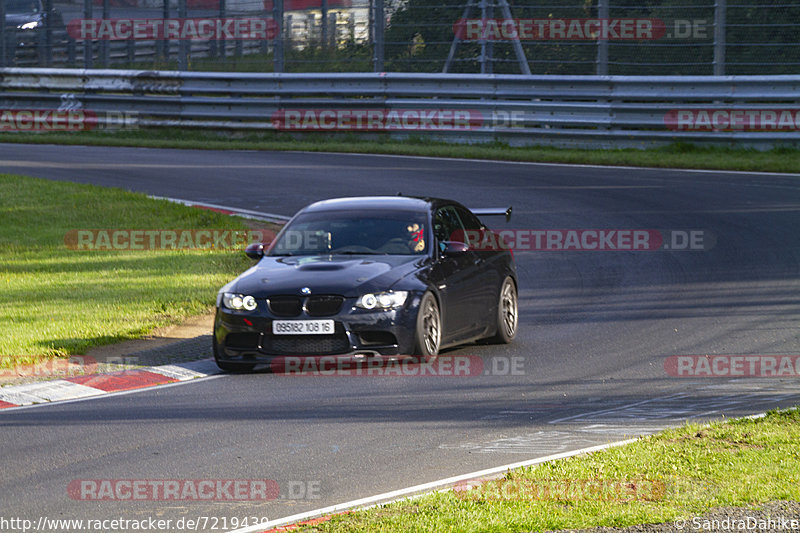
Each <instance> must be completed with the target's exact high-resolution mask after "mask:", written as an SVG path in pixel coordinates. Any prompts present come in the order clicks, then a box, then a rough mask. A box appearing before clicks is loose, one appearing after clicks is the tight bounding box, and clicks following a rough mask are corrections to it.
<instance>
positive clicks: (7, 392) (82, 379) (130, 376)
mask: <svg viewBox="0 0 800 533" xmlns="http://www.w3.org/2000/svg"><path fill="white" fill-rule="evenodd" d="M217 373H219V369H218V368H217V366H216V364H215V363H214V361H213V360H212V359H202V360H200V361H192V362H189V363H180V364H175V365H162V366H153V367H147V368H137V369H135V370H122V371H118V372H109V373H107V374H87V375H83V376H70V377H66V378H61V379H55V380H52V381H43V382H39V383H27V384H25V385H9V386H6V387H0V409H7V408H10V407H23V406H27V405H34V404H44V403H52V402H59V401H64V400H77V399H81V398H88V397H91V396H100V395H103V394H108V393H110V392H120V391H128V390H134V389H143V388H147V387H154V386H156V385H167V384H169V383H178V382H181V381H189V380H192V379H197V378H202V377H206V376H210V375H213V374H217Z"/></svg>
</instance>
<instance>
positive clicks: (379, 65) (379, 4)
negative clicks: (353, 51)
mask: <svg viewBox="0 0 800 533" xmlns="http://www.w3.org/2000/svg"><path fill="white" fill-rule="evenodd" d="M373 8H374V10H375V12H374V14H373V16H372V21H373V24H374V26H375V28H374V32H373V35H374V42H373V44H372V70H373V71H374V72H383V71H384V66H383V39H384V22H385V21H386V18H385V16H384V13H383V0H373Z"/></svg>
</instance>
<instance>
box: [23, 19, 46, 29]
mask: <svg viewBox="0 0 800 533" xmlns="http://www.w3.org/2000/svg"><path fill="white" fill-rule="evenodd" d="M40 24H41V23H40V22H39V21H38V20H33V21H31V22H26V23H25V24H22V25H20V26H17V29H20V30H35V29H36V28H38V27H39V25H40Z"/></svg>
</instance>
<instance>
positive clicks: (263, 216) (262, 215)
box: [148, 195, 292, 222]
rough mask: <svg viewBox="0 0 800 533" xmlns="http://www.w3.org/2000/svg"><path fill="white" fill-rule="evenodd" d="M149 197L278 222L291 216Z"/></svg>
mask: <svg viewBox="0 0 800 533" xmlns="http://www.w3.org/2000/svg"><path fill="white" fill-rule="evenodd" d="M148 197H149V198H153V199H154V200H167V201H169V202H174V203H176V204H183V205H188V206H194V205H198V206H200V207H211V208H214V209H224V210H226V211H232V212H233V213H234V214H238V215H241V216H247V215H249V216H250V217H251V218H258V219H265V220H270V221H273V222H274V221H278V222H286V221H287V220H289V219H290V218H292V217H287V216H286V215H279V214H277V213H263V212H261V211H254V210H252V209H243V208H241V207H231V206H228V205H219V204H209V203H207V202H196V201H194V200H184V199H182V198H171V197H169V196H154V195H148Z"/></svg>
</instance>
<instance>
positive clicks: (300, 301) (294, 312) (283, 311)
mask: <svg viewBox="0 0 800 533" xmlns="http://www.w3.org/2000/svg"><path fill="white" fill-rule="evenodd" d="M343 303H344V298H343V297H342V296H333V295H319V296H309V297H308V298H300V297H299V296H273V297H271V298H269V299H268V300H267V304H268V305H269V310H270V312H271V313H272V314H273V315H275V316H279V317H295V316H299V315H300V313H301V312H302V311H303V306H305V309H306V313H307V314H308V316H333V315H335V314H336V313H338V312H339V310H340V309H341V308H342V304H343Z"/></svg>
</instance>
